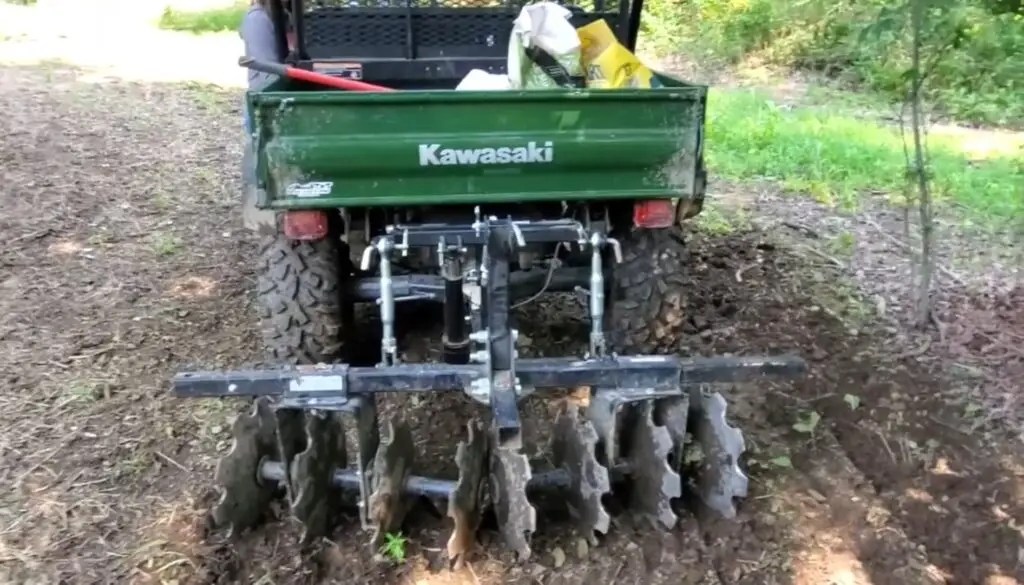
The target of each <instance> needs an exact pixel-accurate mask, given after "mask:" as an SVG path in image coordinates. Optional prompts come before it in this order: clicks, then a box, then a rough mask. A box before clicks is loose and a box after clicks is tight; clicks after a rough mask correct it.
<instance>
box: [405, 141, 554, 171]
mask: <svg viewBox="0 0 1024 585" xmlns="http://www.w3.org/2000/svg"><path fill="white" fill-rule="evenodd" d="M554 156H555V149H554V145H553V144H552V143H551V142H550V141H548V142H545V143H543V144H538V143H536V142H529V143H527V144H526V146H515V147H512V146H500V147H498V148H442V147H441V145H440V144H421V145H420V166H421V167H429V166H434V165H438V166H449V165H509V164H535V163H550V162H552V160H554Z"/></svg>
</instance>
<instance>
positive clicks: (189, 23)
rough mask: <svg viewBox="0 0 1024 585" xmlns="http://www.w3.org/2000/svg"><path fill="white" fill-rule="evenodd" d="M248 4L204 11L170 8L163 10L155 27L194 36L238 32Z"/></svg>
mask: <svg viewBox="0 0 1024 585" xmlns="http://www.w3.org/2000/svg"><path fill="white" fill-rule="evenodd" d="M247 9H248V3H246V2H236V3H235V4H233V5H231V6H222V7H219V8H208V9H206V10H195V11H192V10H178V9H175V8H173V7H171V6H167V7H165V8H164V11H163V13H162V14H161V15H160V20H159V21H157V26H158V27H160V28H162V29H164V30H173V31H180V32H190V33H194V34H202V33H216V32H225V31H233V30H238V25H239V24H240V23H241V22H242V17H243V16H245V11H246V10H247Z"/></svg>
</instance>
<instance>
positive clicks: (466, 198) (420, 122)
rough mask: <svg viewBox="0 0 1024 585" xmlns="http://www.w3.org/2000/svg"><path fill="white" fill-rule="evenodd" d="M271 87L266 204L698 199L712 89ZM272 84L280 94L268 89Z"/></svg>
mask: <svg viewBox="0 0 1024 585" xmlns="http://www.w3.org/2000/svg"><path fill="white" fill-rule="evenodd" d="M662 80H663V82H665V83H666V85H671V87H665V88H658V89H622V90H576V91H566V90H553V91H525V92H519V91H517V92H511V91H509V92H499V91H486V92H461V91H460V92H456V91H396V92H388V93H360V92H339V91H273V90H271V91H264V92H257V93H251V94H249V96H248V100H249V108H250V112H251V114H252V117H253V120H254V133H253V140H254V141H255V148H256V152H257V155H258V167H257V172H258V176H259V179H260V181H261V183H262V184H263V186H264V188H265V197H264V200H263V201H261V202H260V206H261V207H273V208H316V207H353V206H381V205H422V204H443V203H467V204H473V203H482V202H524V201H537V200H579V199H601V198H654V197H676V198H688V197H691V196H693V195H694V192H695V190H697V189H700V188H702V185H700V181H698V180H697V174H698V171H699V170H700V169H699V166H700V164H701V162H700V158H701V156H700V154H701V142H702V136H703V124H704V109H705V98H706V95H707V88H706V87H704V86H694V85H689V84H685V83H682V82H680V81H677V80H674V79H670V78H666V77H662ZM271 89H273V88H271Z"/></svg>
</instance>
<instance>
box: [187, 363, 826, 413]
mask: <svg viewBox="0 0 1024 585" xmlns="http://www.w3.org/2000/svg"><path fill="white" fill-rule="evenodd" d="M805 370H806V363H805V362H804V360H803V359H801V358H799V357H796V356H772V357H710V358H704V357H699V358H677V357H674V356H628V357H609V358H603V359H589V360H580V359H574V358H539V359H524V360H517V361H516V376H517V377H518V378H519V382H520V384H521V385H522V386H523V388H525V389H530V390H532V389H541V388H571V387H577V386H590V387H592V388H600V389H602V390H614V391H615V392H616V393H617V394H619V395H620V396H621V397H622V398H629V397H632V396H634V395H635V397H636V398H642V397H645V396H646V397H651V398H654V397H657V396H659V395H671V394H676V393H679V392H680V390H681V389H682V388H686V387H692V386H696V385H702V384H717V383H738V382H744V381H753V380H757V379H760V378H790V377H796V376H799V375H801V374H802V373H803V372H804V371H805ZM486 375H487V374H486V371H485V370H484V369H483V368H482V367H481V366H477V365H451V364H401V365H397V366H389V367H351V366H347V365H332V366H298V367H292V368H280V369H273V370H240V371H226V372H184V373H179V374H177V375H176V376H175V377H174V380H173V392H174V393H175V394H176V395H178V396H183V397H224V396H280V397H283V398H285V399H289V402H292V404H293V405H294V406H295V407H298V408H304V407H308V408H321V407H323V408H327V407H330V406H331V405H332V404H333V405H338V406H340V405H341V404H344V402H345V401H347V399H348V398H349V397H355V396H358V395H366V394H375V393H378V392H443V391H451V390H462V391H466V390H469V389H471V386H472V384H473V382H474V381H475V380H478V379H481V378H485V377H486Z"/></svg>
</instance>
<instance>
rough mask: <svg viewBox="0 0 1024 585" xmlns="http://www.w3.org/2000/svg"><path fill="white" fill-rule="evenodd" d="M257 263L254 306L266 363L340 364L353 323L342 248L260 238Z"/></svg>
mask: <svg viewBox="0 0 1024 585" xmlns="http://www.w3.org/2000/svg"><path fill="white" fill-rule="evenodd" d="M259 258H260V267H259V274H258V278H257V280H258V291H257V306H258V307H259V317H260V327H261V330H262V333H263V343H264V345H265V347H266V350H267V353H268V358H269V359H270V360H272V362H273V363H275V364H317V363H335V362H338V361H341V360H344V359H345V358H346V355H345V350H346V345H348V344H347V343H346V341H347V336H348V335H350V334H351V323H352V321H353V319H352V310H353V306H352V301H351V300H350V299H349V298H348V295H347V294H346V290H347V289H346V287H345V285H346V284H347V281H348V278H349V276H350V275H351V273H352V270H351V263H350V262H349V259H348V253H347V250H346V249H345V244H343V243H342V242H340V241H338V240H337V238H331V237H328V238H324V239H320V240H313V241H297V240H290V239H288V238H286V237H285V236H284V235H283V234H277V235H265V236H263V237H262V238H261V239H260V244H259Z"/></svg>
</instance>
